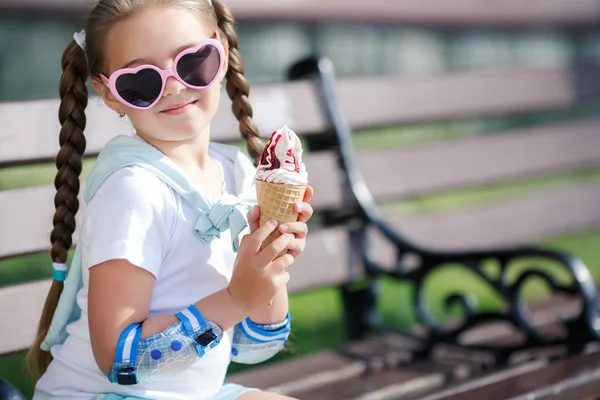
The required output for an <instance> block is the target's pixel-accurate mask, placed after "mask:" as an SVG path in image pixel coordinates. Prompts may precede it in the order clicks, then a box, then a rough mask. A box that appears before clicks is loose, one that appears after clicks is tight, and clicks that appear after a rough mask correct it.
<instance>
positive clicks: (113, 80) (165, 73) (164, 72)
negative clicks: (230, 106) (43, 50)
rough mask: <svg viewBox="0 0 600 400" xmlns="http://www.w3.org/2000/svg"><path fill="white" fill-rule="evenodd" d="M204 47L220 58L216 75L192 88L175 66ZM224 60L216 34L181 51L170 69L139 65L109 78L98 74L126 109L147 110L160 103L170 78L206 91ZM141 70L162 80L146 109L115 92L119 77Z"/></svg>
mask: <svg viewBox="0 0 600 400" xmlns="http://www.w3.org/2000/svg"><path fill="white" fill-rule="evenodd" d="M206 46H213V47H214V48H216V49H217V51H218V53H219V57H220V59H219V69H218V70H217V73H216V74H215V76H214V78H213V79H212V80H211V81H210V82H209V83H208V84H207V85H206V86H192V85H190V84H189V83H187V82H185V81H184V80H183V78H181V77H180V76H179V74H178V73H177V64H178V63H179V60H181V58H182V57H184V56H186V55H188V54H192V53H196V52H197V51H198V50H200V49H201V48H203V47H206ZM224 60H225V49H224V48H223V45H222V44H221V42H220V40H219V34H218V33H217V38H216V39H213V38H210V39H206V40H203V41H202V42H200V43H198V44H197V45H196V46H194V47H190V48H188V49H185V50H183V51H181V53H179V54H178V55H177V57H175V60H173V65H172V66H171V68H167V69H160V68H158V67H157V66H155V65H152V64H144V65H140V66H138V67H135V68H123V69H118V70H116V71H115V72H113V73H112V74H110V77H108V78H107V77H106V76H104V75H103V74H100V79H102V82H104V84H105V85H106V86H107V87H108V89H109V90H110V91H111V93H112V94H113V95H114V96H115V97H116V98H117V99H118V100H119V101H120V102H121V103H123V104H124V105H126V106H127V107H131V108H135V109H138V110H149V109H151V108H152V107H154V106H155V105H156V103H158V102H159V101H160V99H161V98H162V96H163V94H164V92H165V86H166V83H167V79H169V78H170V77H174V78H175V79H177V80H178V81H179V82H181V84H182V85H184V86H186V87H188V88H190V89H196V90H201V89H206V88H208V87H210V86H211V85H212V84H213V83H214V82H215V81H216V80H217V78H218V77H219V75H220V74H221V72H222V71H223V67H224V66H223V61H224ZM143 69H152V70H154V71H156V72H158V73H159V75H160V78H161V80H162V87H161V89H160V93H159V94H158V97H157V98H156V100H154V102H153V103H152V104H150V105H149V106H148V107H139V106H136V105H134V104H131V103H129V102H128V101H126V100H125V99H124V98H123V97H121V95H120V94H119V92H118V90H117V79H119V77H121V76H122V75H126V74H136V73H138V72H139V71H141V70H143Z"/></svg>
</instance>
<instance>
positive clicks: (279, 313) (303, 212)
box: [248, 186, 313, 325]
mask: <svg viewBox="0 0 600 400" xmlns="http://www.w3.org/2000/svg"><path fill="white" fill-rule="evenodd" d="M312 196H313V189H312V187H311V186H308V188H307V190H306V193H305V194H304V202H301V203H296V204H295V205H294V208H295V209H296V211H297V212H298V222H292V223H288V224H282V225H281V226H280V227H279V228H278V229H279V230H280V232H282V233H287V234H293V235H294V236H295V239H294V240H293V241H292V242H291V243H290V245H289V246H288V247H287V249H288V254H291V255H292V256H293V257H294V258H295V257H297V256H298V255H300V253H302V252H303V251H304V248H305V247H306V234H307V232H308V228H307V226H306V222H307V221H308V220H309V219H310V218H311V217H312V215H313V208H312V206H311V205H310V204H309V203H308V202H309V201H310V200H311V199H312ZM259 218H260V210H259V208H258V207H254V208H253V209H252V210H251V211H250V213H249V214H248V224H249V225H250V231H251V232H254V231H255V230H256V229H258V221H259ZM267 304H269V303H268V302H267V303H266V304H265V305H263V306H262V307H260V308H258V309H257V310H256V311H254V312H253V313H251V314H250V319H251V320H252V321H253V322H255V323H257V324H265V325H269V324H276V323H279V322H281V321H283V320H284V319H285V317H286V315H287V312H288V310H289V299H288V291H287V287H283V288H281V289H280V290H279V292H277V295H276V296H275V298H274V299H273V301H272V303H271V307H269V306H268V305H267Z"/></svg>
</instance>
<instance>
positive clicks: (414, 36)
mask: <svg viewBox="0 0 600 400" xmlns="http://www.w3.org/2000/svg"><path fill="white" fill-rule="evenodd" d="M246 1H248V0H246ZM4 2H5V3H10V4H9V5H6V4H5V5H4V6H3V5H2V3H3V1H0V54H1V57H0V101H11V100H12V101H14V100H28V99H39V98H51V97H56V96H57V87H58V80H59V76H60V72H61V71H60V57H61V54H62V51H63V50H64V48H65V46H66V44H67V43H68V42H69V41H70V40H71V37H72V34H73V32H75V31H78V30H80V29H82V25H83V24H82V21H81V15H82V12H81V10H79V9H77V10H72V9H70V8H69V4H72V3H75V2H74V1H73V0H45V1H44V2H43V4H44V7H39V8H35V9H33V8H32V7H30V6H29V7H25V5H27V4H30V3H35V1H32V0H27V1H23V2H19V1H16V0H13V1H10V0H5V1H4ZM82 2H83V0H82ZM54 3H55V4H56V6H54V7H53V6H52V4H54ZM79 8H81V6H80V7H79ZM238 32H239V36H240V42H241V52H242V56H243V59H244V61H245V64H246V69H247V76H248V78H249V79H250V81H251V83H258V82H272V81H278V80H282V79H284V78H285V71H286V68H287V67H288V66H289V65H290V64H291V63H292V62H294V61H295V60H297V59H299V58H300V57H303V56H306V55H309V54H314V53H319V54H323V55H326V56H328V57H330V58H331V59H332V60H333V61H334V63H335V65H336V68H337V71H338V73H339V74H340V75H343V76H360V75H378V74H403V75H408V74H428V73H439V72H443V71H452V70H458V69H466V68H490V67H503V66H522V65H532V66H567V65H570V64H575V63H578V62H581V61H589V60H595V61H600V28H596V27H594V26H588V27H583V28H581V29H576V30H574V29H563V28H561V27H560V26H555V27H553V26H545V27H532V28H530V29H519V30H513V29H510V28H508V27H507V28H502V27H494V28H486V27H485V26H482V27H460V26H458V27H457V26H455V27H440V26H426V25H424V24H418V23H413V24H411V25H406V24H400V23H393V22H390V21H388V22H384V23H382V22H372V23H369V22H357V21H346V22H344V21H337V22H331V21H329V20H322V21H318V20H314V19H313V20H304V22H303V21H293V20H290V19H289V18H287V20H286V21H285V22H281V21H276V20H275V21H274V20H273V19H271V20H270V21H268V22H267V23H265V22H264V21H260V19H259V18H245V19H242V20H241V21H240V22H239V25H238Z"/></svg>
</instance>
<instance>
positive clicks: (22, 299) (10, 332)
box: [0, 267, 51, 354]
mask: <svg viewBox="0 0 600 400" xmlns="http://www.w3.org/2000/svg"><path fill="white" fill-rule="evenodd" d="M50 268H51V267H50ZM49 289H50V281H41V282H33V283H27V284H23V285H17V286H9V287H5V288H2V289H0V337H1V338H2V340H1V341H0V354H7V353H11V352H14V351H19V350H23V349H26V348H28V347H29V346H31V343H33V340H34V338H35V334H36V330H37V326H38V322H39V319H40V315H41V314H42V309H43V308H44V303H45V302H46V296H47V295H48V290H49ZM15 304H18V305H19V311H18V312H15Z"/></svg>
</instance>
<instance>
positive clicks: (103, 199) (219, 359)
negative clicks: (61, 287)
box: [34, 151, 235, 400]
mask: <svg viewBox="0 0 600 400" xmlns="http://www.w3.org/2000/svg"><path fill="white" fill-rule="evenodd" d="M210 154H211V156H212V157H213V158H214V159H215V160H216V161H217V162H218V163H219V165H220V167H221V171H222V173H223V182H224V189H225V191H226V192H235V189H234V188H235V184H234V181H233V179H234V178H233V176H234V175H233V163H232V162H231V161H230V160H228V159H226V158H225V157H222V156H220V155H219V154H217V153H215V152H213V151H211V152H210ZM197 218H198V211H196V210H194V209H192V207H191V206H190V205H189V204H188V203H187V202H186V201H185V200H184V199H183V198H182V197H181V196H180V195H179V194H178V193H176V192H174V191H173V190H172V189H171V188H170V187H168V186H167V185H166V184H165V183H163V182H162V181H161V180H159V179H158V178H157V177H156V176H155V175H153V174H152V173H150V172H148V171H147V170H145V169H143V168H141V167H130V168H124V169H121V170H119V171H117V172H115V173H114V174H113V175H111V176H110V177H109V178H108V179H107V180H106V181H105V182H104V184H103V186H102V187H101V188H100V189H99V190H98V192H97V193H96V195H95V197H94V198H93V199H92V201H91V202H90V203H89V204H88V205H87V208H86V213H85V217H84V222H83V224H82V228H81V229H82V234H81V239H80V243H79V246H83V247H82V265H83V271H82V272H83V288H82V289H81V290H80V292H79V293H78V294H77V304H78V305H79V307H80V308H81V310H82V311H81V318H80V319H79V320H77V321H75V322H73V323H72V324H70V325H69V326H68V327H67V332H68V333H69V336H68V337H67V339H66V340H65V342H64V343H63V344H61V345H56V346H53V347H52V349H51V352H52V356H53V357H54V360H53V361H52V363H51V364H50V366H49V368H48V370H47V372H46V373H45V374H44V375H43V376H42V378H41V379H40V380H39V381H38V383H37V386H36V392H35V395H34V400H45V399H61V400H84V399H85V400H89V399H91V398H92V397H93V396H95V395H97V394H104V393H110V392H116V393H119V394H123V395H128V396H137V397H142V398H150V399H186V400H187V399H194V400H202V399H211V398H213V396H214V395H215V393H216V392H217V391H218V390H219V388H220V387H221V385H222V384H223V381H224V379H225V374H226V371H227V367H228V365H229V362H230V354H231V338H232V334H233V332H232V330H231V329H230V330H228V331H226V332H225V333H224V335H223V339H222V341H221V343H220V344H219V345H218V346H217V347H215V348H214V349H213V350H211V351H210V352H209V353H207V354H206V355H205V356H204V357H202V358H199V359H198V361H197V362H196V363H195V364H194V365H193V367H192V368H190V369H189V370H188V371H186V372H185V373H182V374H181V375H180V377H179V378H178V379H177V380H176V381H170V382H160V383H141V384H138V385H132V386H122V385H118V384H115V383H110V382H109V381H108V378H107V377H106V376H105V375H104V374H103V373H102V372H101V371H100V370H99V368H98V366H97V364H96V362H95V360H94V356H93V354H92V348H91V343H90V334H89V329H88V315H87V298H88V282H89V268H90V267H91V266H94V265H97V264H99V263H102V262H104V261H107V260H111V259H127V260H128V261H129V262H131V263H132V264H134V265H137V266H139V267H140V268H143V269H145V270H147V271H149V272H150V273H152V274H153V275H154V276H155V277H156V281H155V285H154V291H153V294H152V300H151V303H150V313H149V315H148V316H149V317H152V316H155V315H164V314H175V313H177V312H179V311H181V310H183V309H184V308H186V307H188V306H189V305H190V304H192V303H195V302H197V301H198V300H200V299H202V298H204V297H206V296H208V295H210V294H212V293H214V292H216V291H219V290H221V289H223V288H225V287H226V286H227V284H228V283H229V281H230V279H231V274H232V270H233V263H234V260H235V254H234V253H233V251H232V248H231V235H230V232H229V231H226V232H223V233H222V234H221V237H220V238H215V239H214V240H213V241H212V242H210V243H203V242H201V241H200V240H198V239H197V238H196V237H195V236H194V234H193V231H192V229H193V227H194V224H195V222H196V220H197ZM106 295H107V296H109V295H110V294H109V293H107V294H106Z"/></svg>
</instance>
